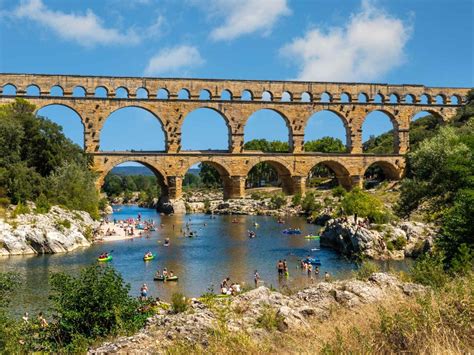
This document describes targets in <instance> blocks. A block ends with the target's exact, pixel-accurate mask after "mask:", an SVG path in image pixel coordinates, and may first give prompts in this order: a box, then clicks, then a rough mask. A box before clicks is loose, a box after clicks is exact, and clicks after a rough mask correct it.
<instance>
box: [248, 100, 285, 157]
mask: <svg viewBox="0 0 474 355" xmlns="http://www.w3.org/2000/svg"><path fill="white" fill-rule="evenodd" d="M265 111H271V112H273V113H276V114H278V116H280V118H281V119H282V120H283V122H284V123H285V125H286V128H287V131H288V138H287V140H286V142H287V143H288V146H289V151H291V149H292V142H293V129H292V127H291V123H290V120H289V119H288V117H287V116H286V115H285V114H284V113H283V112H281V111H280V110H277V109H274V108H261V109H258V110H256V111H254V112H252V113H251V114H250V115H249V116H248V117H246V119H245V120H243V121H242V126H243V131H244V142H245V138H246V136H247V137H248V134H247V135H246V133H245V130H246V128H247V127H248V122H249V119H250V118H252V116H254V115H255V114H257V115H260V113H259V112H265ZM273 128H274V127H273ZM272 131H274V129H272ZM254 139H261V138H254Z"/></svg>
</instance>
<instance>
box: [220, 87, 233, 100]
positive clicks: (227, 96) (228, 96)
mask: <svg viewBox="0 0 474 355" xmlns="http://www.w3.org/2000/svg"><path fill="white" fill-rule="evenodd" d="M232 99H233V95H232V91H230V90H229V89H224V90H222V92H221V100H226V101H231V100H232Z"/></svg>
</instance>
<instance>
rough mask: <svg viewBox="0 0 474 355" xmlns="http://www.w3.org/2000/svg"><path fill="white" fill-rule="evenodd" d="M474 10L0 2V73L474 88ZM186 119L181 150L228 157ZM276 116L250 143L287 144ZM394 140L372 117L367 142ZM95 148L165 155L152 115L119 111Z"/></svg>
mask: <svg viewBox="0 0 474 355" xmlns="http://www.w3.org/2000/svg"><path fill="white" fill-rule="evenodd" d="M473 4H474V2H473V1H472V0H456V1H452V0H397V1H389V0H372V1H368V0H365V1H364V0H362V1H361V0H331V1H328V0H180V1H171V0H101V1H97V0H95V1H85V0H81V1H79V0H68V1H64V0H62V1H59V0H56V1H54V0H51V1H48V0H27V1H26V0H25V1H12V0H0V71H1V72H31V73H64V74H90V75H118V76H122V75H123V76H143V75H147V76H159V77H206V78H234V79H241V78H242V79H278V80H285V79H302V80H317V81H361V82H389V83H420V84H425V85H429V86H462V87H472V86H473V83H474V80H473V42H474V38H473V20H474V19H473V6H474V5H473ZM40 113H41V114H42V115H45V116H48V117H49V118H51V119H53V120H54V121H56V122H58V123H60V124H61V125H62V126H63V127H64V131H65V133H66V134H67V135H68V136H69V137H71V139H73V140H74V141H75V142H78V143H80V142H82V132H81V129H82V126H81V125H80V124H79V122H78V119H77V118H75V117H74V115H73V114H72V113H71V112H69V111H68V110H66V109H60V108H59V109H58V108H54V107H51V108H47V109H44V110H42V111H41V112H40ZM191 115H192V116H189V117H188V118H187V119H186V121H185V123H184V127H183V148H184V149H207V148H215V149H218V148H221V149H225V148H227V137H226V127H225V124H224V122H223V121H222V120H221V119H220V118H219V117H218V116H217V114H215V115H214V114H211V113H210V112H208V111H204V112H194V113H192V114H191ZM275 115H276V114H275ZM273 116H274V115H273V114H272V113H268V112H258V113H256V114H255V115H254V116H252V117H251V119H250V120H249V123H248V125H247V126H246V128H245V140H246V141H247V140H249V139H252V138H267V139H280V140H286V139H287V136H288V132H287V130H286V126H285V125H284V123H283V120H282V119H280V118H279V117H277V115H276V117H273ZM130 120H133V122H135V123H136V124H135V125H133V126H131V125H130ZM269 125H271V126H272V127H273V128H274V129H272V130H268V127H269ZM390 128H391V125H390V123H389V120H388V118H386V117H383V115H382V114H380V115H378V116H377V115H375V116H371V117H369V118H368V119H367V121H366V124H365V125H364V129H363V137H364V138H365V139H367V138H368V137H369V136H370V135H372V134H379V133H381V132H383V131H386V130H389V129H390ZM306 135H307V136H306V138H307V139H315V138H319V137H322V136H324V135H330V136H334V137H338V138H341V139H342V138H343V137H344V130H343V128H342V124H341V123H340V121H339V120H338V119H336V118H335V117H331V115H330V114H322V115H318V117H317V118H316V117H315V118H314V119H312V120H311V121H310V123H309V125H308V127H307V132H306ZM203 137H205V139H203ZM101 147H102V149H104V150H114V149H115V150H123V149H132V148H133V149H146V150H148V149H163V147H164V139H163V133H162V131H161V129H160V125H159V123H158V122H157V121H156V119H154V118H153V117H150V116H149V114H146V113H144V112H140V111H138V110H133V109H130V110H123V111H118V112H116V113H115V114H114V117H111V118H110V120H109V121H107V122H106V126H105V128H104V131H103V133H102V135H101Z"/></svg>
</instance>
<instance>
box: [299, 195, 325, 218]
mask: <svg viewBox="0 0 474 355" xmlns="http://www.w3.org/2000/svg"><path fill="white" fill-rule="evenodd" d="M301 207H302V208H303V210H304V211H305V213H306V214H308V215H310V214H313V212H319V211H320V210H321V209H322V207H323V206H322V205H321V204H320V203H319V202H318V201H316V199H315V195H314V193H313V192H310V193H308V194H306V196H305V197H304V199H303V202H302V203H301Z"/></svg>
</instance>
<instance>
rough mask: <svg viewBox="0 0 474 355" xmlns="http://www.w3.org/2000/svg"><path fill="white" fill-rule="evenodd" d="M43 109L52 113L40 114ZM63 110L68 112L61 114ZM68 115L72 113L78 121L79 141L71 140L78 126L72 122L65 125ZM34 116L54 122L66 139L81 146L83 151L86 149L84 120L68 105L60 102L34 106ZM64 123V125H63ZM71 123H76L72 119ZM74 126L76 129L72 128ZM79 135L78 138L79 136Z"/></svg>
mask: <svg viewBox="0 0 474 355" xmlns="http://www.w3.org/2000/svg"><path fill="white" fill-rule="evenodd" d="M45 109H51V110H52V111H53V112H52V114H47V113H46V114H42V113H41V112H40V111H42V110H45ZM65 109H66V110H67V111H69V112H61V111H65ZM54 110H59V113H58V112H56V113H55V112H54ZM68 113H72V114H73V116H77V118H78V121H79V122H80V127H81V134H80V135H82V138H81V139H79V138H77V139H73V137H74V136H75V135H76V134H75V133H76V130H77V129H78V127H79V124H77V125H76V124H75V123H74V122H73V123H72V124H69V123H68V124H66V121H67V120H69V117H66V116H68ZM35 114H36V115H38V116H43V117H47V118H48V119H49V120H51V121H53V122H55V123H56V124H58V125H60V126H61V127H62V129H63V132H64V134H65V135H66V137H68V138H69V139H71V140H72V141H74V142H75V143H77V144H78V145H79V146H81V147H82V148H83V149H86V148H87V147H86V122H84V118H83V117H82V116H81V115H80V113H79V112H78V111H77V110H76V109H75V108H74V107H71V106H70V105H68V104H66V103H62V102H57V103H56V102H53V103H48V104H45V105H39V106H36V110H35ZM63 121H64V123H63ZM73 121H76V120H75V119H73ZM74 126H76V127H74ZM80 135H79V136H80Z"/></svg>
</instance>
